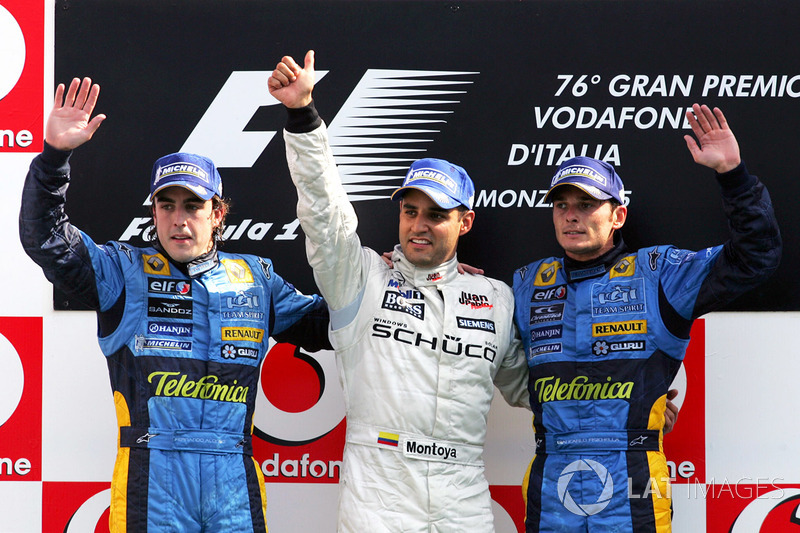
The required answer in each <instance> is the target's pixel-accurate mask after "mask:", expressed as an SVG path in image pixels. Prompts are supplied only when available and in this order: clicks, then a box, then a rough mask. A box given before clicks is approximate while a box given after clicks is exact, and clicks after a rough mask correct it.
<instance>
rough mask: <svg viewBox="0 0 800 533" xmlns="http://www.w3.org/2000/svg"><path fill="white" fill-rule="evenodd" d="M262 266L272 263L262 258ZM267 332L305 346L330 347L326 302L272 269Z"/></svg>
mask: <svg viewBox="0 0 800 533" xmlns="http://www.w3.org/2000/svg"><path fill="white" fill-rule="evenodd" d="M261 262H262V266H263V265H264V264H265V263H266V264H267V265H269V267H271V266H272V264H271V263H268V262H265V261H264V260H261ZM269 279H270V287H271V293H272V294H271V303H270V324H271V331H270V335H271V336H272V337H273V338H274V339H275V340H276V341H278V342H288V343H291V344H294V345H295V346H301V347H303V348H305V349H306V350H309V351H312V352H315V351H317V350H322V349H327V350H331V349H333V347H332V346H331V343H330V340H329V339H328V325H329V323H330V316H329V314H328V306H327V305H326V304H325V301H324V300H323V299H322V298H321V297H320V296H318V295H316V294H314V295H311V296H308V295H305V294H303V293H301V292H300V291H298V290H297V289H296V288H295V287H294V286H293V285H292V284H291V283H288V282H287V281H286V280H284V279H283V278H282V277H280V276H279V275H278V274H276V273H275V272H272V273H271V275H270V278H269Z"/></svg>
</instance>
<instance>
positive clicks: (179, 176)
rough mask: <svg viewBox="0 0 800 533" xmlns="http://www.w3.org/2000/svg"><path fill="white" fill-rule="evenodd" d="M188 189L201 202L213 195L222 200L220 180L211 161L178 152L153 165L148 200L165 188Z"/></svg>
mask: <svg viewBox="0 0 800 533" xmlns="http://www.w3.org/2000/svg"><path fill="white" fill-rule="evenodd" d="M172 186H178V187H183V188H184V189H188V190H189V191H191V192H192V193H194V194H195V195H197V196H198V197H200V198H202V199H203V200H211V199H212V198H213V197H214V195H217V196H219V197H220V198H222V178H220V176H219V172H217V167H215V166H214V163H213V161H211V160H210V159H209V158H207V157H203V156H201V155H196V154H187V153H183V152H178V153H174V154H169V155H165V156H164V157H161V158H159V159H158V160H157V161H156V162H155V163H154V164H153V175H152V177H151V178H150V199H151V200H152V199H153V197H154V196H155V195H156V193H157V192H158V191H160V190H161V189H164V188H166V187H172Z"/></svg>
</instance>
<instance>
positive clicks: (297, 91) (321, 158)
mask: <svg viewBox="0 0 800 533" xmlns="http://www.w3.org/2000/svg"><path fill="white" fill-rule="evenodd" d="M268 86H269V90H270V92H271V93H272V95H273V96H274V97H275V98H277V99H278V100H279V101H280V102H282V103H283V104H284V105H285V106H286V108H287V110H288V113H289V117H288V122H287V125H286V130H285V132H284V140H285V141H286V160H287V163H288V165H289V171H290V173H291V176H292V181H293V182H294V184H295V186H296V188H297V217H298V219H299V220H300V224H301V225H302V227H303V232H304V233H305V234H306V255H307V256H308V262H309V264H310V265H311V268H312V269H313V270H314V279H315V280H316V282H317V287H319V290H320V292H321V293H322V295H323V296H324V297H325V301H326V302H327V303H328V305H329V306H330V308H331V310H332V311H333V313H332V315H331V322H332V323H333V324H334V329H336V327H337V326H343V325H346V324H347V323H349V322H348V320H349V319H352V315H347V318H345V319H343V322H340V320H339V318H340V317H341V316H344V315H343V314H337V313H336V311H339V310H342V309H344V308H348V309H354V308H353V307H352V306H349V304H351V303H353V302H355V301H357V300H358V298H359V295H360V294H361V291H362V289H363V288H364V287H365V283H366V271H367V270H368V269H369V268H371V265H372V264H373V262H374V261H377V262H378V263H380V267H381V268H387V267H385V265H384V264H383V262H381V261H380V259H379V258H378V257H377V255H376V254H374V253H372V254H370V253H369V252H366V251H363V250H362V248H361V242H360V241H359V239H358V235H357V234H356V228H357V225H358V220H357V218H356V214H355V211H354V210H353V206H352V205H351V204H350V201H349V200H348V198H347V193H346V192H345V189H344V186H343V185H342V181H341V178H340V176H339V172H338V170H337V168H336V162H335V161H334V159H333V152H332V150H331V147H330V144H329V143H328V133H327V129H326V128H325V124H324V123H323V121H322V119H321V118H320V117H319V114H318V113H317V111H316V109H315V107H314V105H313V102H312V99H311V92H312V90H313V88H314V52H312V51H309V52H308V53H307V54H306V57H305V66H304V67H303V68H300V66H299V65H298V64H297V63H296V62H295V61H294V59H292V58H291V57H289V56H286V57H284V58H283V59H282V60H281V62H280V63H279V64H278V66H277V67H276V68H275V70H274V71H273V73H272V76H271V77H270V79H269V81H268ZM372 255H374V256H375V257H374V258H372V257H371V256H372ZM373 259H374V261H373Z"/></svg>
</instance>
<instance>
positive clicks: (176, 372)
mask: <svg viewBox="0 0 800 533" xmlns="http://www.w3.org/2000/svg"><path fill="white" fill-rule="evenodd" d="M142 359H143V361H142V366H143V369H142V370H143V374H144V376H145V378H146V383H147V385H148V387H149V389H148V390H149V393H150V395H151V397H164V398H193V399H197V400H212V401H219V402H230V403H252V402H253V401H255V395H256V393H257V385H258V374H259V371H258V368H257V367H255V366H246V365H238V364H234V363H212V362H208V361H199V360H196V359H181V358H172V357H146V358H142Z"/></svg>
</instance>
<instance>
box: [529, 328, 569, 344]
mask: <svg viewBox="0 0 800 533" xmlns="http://www.w3.org/2000/svg"><path fill="white" fill-rule="evenodd" d="M561 332H562V327H561V324H559V325H556V326H547V327H544V328H536V329H532V330H531V342H538V341H542V340H550V339H560V338H561Z"/></svg>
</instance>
